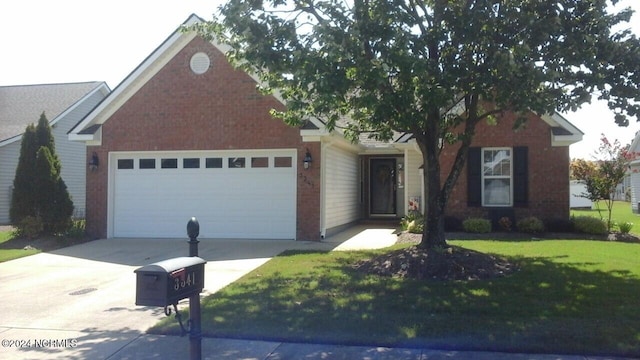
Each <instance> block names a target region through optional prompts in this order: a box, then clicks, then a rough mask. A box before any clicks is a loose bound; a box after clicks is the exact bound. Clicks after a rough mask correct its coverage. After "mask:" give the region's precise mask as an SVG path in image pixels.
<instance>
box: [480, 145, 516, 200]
mask: <svg viewBox="0 0 640 360" xmlns="http://www.w3.org/2000/svg"><path fill="white" fill-rule="evenodd" d="M502 150H506V151H508V152H509V174H508V175H486V174H485V168H484V164H485V162H484V158H485V153H486V152H488V151H502ZM480 166H481V170H480V171H481V175H482V179H481V185H480V188H481V189H482V206H484V207H512V206H513V148H510V147H486V148H482V151H481V156H480ZM491 179H509V201H508V203H504V204H489V203H488V199H487V194H486V185H485V181H486V180H491Z"/></svg>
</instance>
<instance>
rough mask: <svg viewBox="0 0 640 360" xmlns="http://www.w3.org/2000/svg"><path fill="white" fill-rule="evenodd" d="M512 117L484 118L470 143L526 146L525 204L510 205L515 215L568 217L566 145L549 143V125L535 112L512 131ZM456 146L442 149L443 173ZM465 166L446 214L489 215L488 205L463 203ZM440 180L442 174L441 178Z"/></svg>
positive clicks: (567, 156)
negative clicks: (491, 121) (492, 122)
mask: <svg viewBox="0 0 640 360" xmlns="http://www.w3.org/2000/svg"><path fill="white" fill-rule="evenodd" d="M515 120H516V116H515V115H514V114H510V113H507V114H505V115H503V116H502V117H500V118H499V121H498V124H497V125H489V124H487V122H486V121H483V122H481V123H480V124H478V126H477V128H476V135H475V137H474V139H473V142H472V144H471V146H474V147H516V146H526V147H527V148H528V205H527V206H523V207H514V208H513V210H514V213H515V218H516V219H520V218H523V217H527V216H536V217H538V218H539V219H541V220H547V221H549V220H554V221H555V220H568V219H569V198H570V196H569V195H570V194H569V162H570V158H569V147H568V146H560V147H553V146H551V127H550V126H549V125H548V124H547V123H546V122H545V121H544V120H542V119H540V118H539V117H538V116H537V115H535V114H530V115H529V118H528V120H527V122H526V124H525V126H524V127H523V128H521V129H519V130H515V131H514V130H513V125H514V123H515ZM455 151H456V149H455V148H453V147H450V148H449V149H446V150H445V154H444V157H443V163H442V169H443V172H448V170H449V169H450V168H451V163H452V162H453V158H454V156H455ZM466 174H467V169H466V165H465V169H464V170H463V171H462V173H461V175H460V178H459V179H458V182H457V184H456V186H455V188H454V190H453V192H452V194H451V197H450V199H449V203H448V206H447V209H446V213H447V215H449V216H454V217H456V218H458V219H461V220H464V219H466V218H468V217H482V218H489V217H490V216H489V210H490V208H486V207H469V206H468V205H467V176H466ZM442 181H444V175H443V179H442Z"/></svg>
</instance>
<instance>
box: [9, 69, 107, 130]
mask: <svg viewBox="0 0 640 360" xmlns="http://www.w3.org/2000/svg"><path fill="white" fill-rule="evenodd" d="M102 84H104V83H103V82H99V81H93V82H82V83H66V84H41V85H13V86H0V142H2V141H3V140H7V139H10V138H13V137H16V136H19V135H22V133H24V130H25V128H26V127H27V125H29V124H35V123H37V122H38V120H39V119H40V115H41V114H42V113H43V112H44V114H45V115H46V117H47V119H49V121H52V120H54V119H55V118H57V117H58V116H59V115H60V114H62V113H63V112H64V111H65V110H67V109H69V108H70V107H71V106H73V105H74V104H75V103H77V102H78V101H79V100H81V99H82V98H83V97H84V96H86V95H87V94H89V93H90V92H91V91H93V90H94V89H96V88H97V87H99V86H100V85H102Z"/></svg>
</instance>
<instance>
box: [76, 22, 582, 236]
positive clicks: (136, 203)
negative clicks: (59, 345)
mask: <svg viewBox="0 0 640 360" xmlns="http://www.w3.org/2000/svg"><path fill="white" fill-rule="evenodd" d="M198 21H201V20H200V19H199V18H198V17H196V16H195V15H194V16H191V17H190V18H189V19H188V20H187V21H186V25H189V24H193V23H194V22H198ZM226 50H227V48H226V47H225V46H224V45H220V44H217V43H215V42H214V43H211V42H208V41H206V40H204V39H203V38H201V37H199V36H197V35H196V34H194V33H185V32H182V31H176V32H174V33H173V34H172V35H171V36H170V37H169V38H168V39H167V40H166V41H165V42H164V43H162V44H161V45H160V46H159V47H158V48H157V49H156V50H155V51H154V52H153V53H152V54H151V55H150V56H149V57H148V58H147V59H146V60H145V61H144V62H143V63H142V64H140V65H139V66H138V67H137V68H136V69H135V70H134V71H133V72H132V73H131V74H130V75H129V76H128V77H127V78H126V79H125V80H124V81H123V82H122V83H121V84H120V85H118V86H117V87H116V88H115V89H114V91H113V92H112V93H111V94H110V95H109V96H108V97H107V99H106V100H105V101H104V102H103V103H101V104H100V105H99V106H98V107H97V108H96V109H95V110H94V111H92V112H91V113H90V114H89V115H88V116H87V117H85V118H84V119H83V120H82V121H81V122H80V123H78V125H77V126H76V127H75V128H74V129H73V130H72V131H71V132H70V134H69V137H70V139H73V140H78V141H84V142H86V144H87V146H88V148H87V161H88V160H89V157H91V156H92V155H93V154H95V155H96V156H97V158H98V159H99V167H98V169H97V170H96V171H93V172H89V173H88V174H87V204H88V207H87V230H88V231H89V232H90V233H91V234H92V235H93V236H96V237H108V238H111V237H157V238H160V237H165V238H166V237H170V238H184V237H185V236H186V224H187V222H188V220H189V219H190V218H191V217H192V216H195V217H196V218H197V219H198V221H199V223H200V237H201V238H255V239H258V238H277V239H298V240H318V239H320V238H321V237H324V236H328V235H331V234H332V233H335V232H337V231H339V230H341V229H344V228H345V227H347V226H350V225H351V224H353V223H355V222H358V221H360V220H362V219H397V218H399V217H402V216H403V215H405V214H406V213H407V211H408V210H409V209H411V208H417V209H420V210H423V208H424V201H423V199H424V194H423V193H422V191H423V190H422V189H423V187H422V184H423V178H422V175H421V174H422V171H421V167H422V163H423V162H422V156H421V154H420V152H419V150H418V147H417V146H416V144H415V140H413V139H412V137H411V134H400V135H398V136H397V137H396V138H395V139H394V141H391V142H389V143H380V142H375V141H362V142H360V143H358V144H353V143H351V142H349V141H347V140H345V138H344V137H343V136H342V135H341V133H340V132H339V131H333V132H329V131H327V129H326V128H325V127H324V126H323V123H322V122H320V121H318V120H315V119H310V120H309V121H308V122H307V123H306V124H305V125H304V126H302V127H300V128H294V127H289V126H287V125H285V124H284V123H283V122H282V121H280V120H277V119H273V118H272V117H271V116H270V115H269V110H270V109H272V108H275V109H283V108H284V104H283V102H282V101H281V100H280V99H279V98H278V97H277V95H274V96H264V95H261V94H260V93H259V92H258V91H257V90H256V84H257V82H256V79H255V78H254V77H252V76H251V75H249V74H246V73H244V72H242V71H240V70H236V69H234V68H233V67H232V66H231V65H230V64H229V63H228V62H227V60H226V58H225V55H224V53H225V51H226ZM515 120H516V116H515V115H513V114H505V115H504V116H503V117H502V119H501V121H500V122H499V124H500V125H497V126H490V125H488V124H485V123H483V124H480V125H479V126H478V129H477V137H476V139H475V140H474V142H473V145H472V146H473V147H472V149H471V150H470V156H469V162H468V165H467V168H468V170H467V169H465V170H464V173H463V175H462V176H460V180H459V182H458V184H457V186H456V188H455V189H454V191H453V193H452V196H451V198H450V201H449V207H448V214H449V215H451V216H454V217H456V218H458V219H460V220H462V219H464V218H466V217H469V216H482V217H495V216H497V215H500V216H512V217H515V218H520V217H524V216H529V215H535V216H538V217H539V218H541V219H554V220H557V219H561V220H568V219H569V181H568V179H569V145H570V144H572V143H574V142H577V141H579V140H580V139H581V138H582V133H581V132H580V131H579V130H578V129H576V128H575V127H574V126H573V125H571V124H570V123H569V122H568V121H567V120H565V119H564V118H562V117H561V116H559V115H553V116H543V117H539V116H536V115H534V114H531V115H530V119H529V122H528V123H527V125H526V127H525V128H524V129H521V130H519V131H517V132H514V131H513V130H512V126H513V124H514V121H515ZM453 156H454V153H453V150H447V152H446V153H445V154H444V157H445V161H444V163H443V170H445V171H447V170H448V168H449V166H450V163H451V160H452V158H453ZM483 169H484V170H483Z"/></svg>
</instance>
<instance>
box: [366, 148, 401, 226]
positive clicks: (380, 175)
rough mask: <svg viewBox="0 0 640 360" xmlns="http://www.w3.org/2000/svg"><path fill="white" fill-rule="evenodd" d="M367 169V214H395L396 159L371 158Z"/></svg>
mask: <svg viewBox="0 0 640 360" xmlns="http://www.w3.org/2000/svg"><path fill="white" fill-rule="evenodd" d="M369 169H370V172H369V176H370V178H369V184H370V194H369V195H370V209H369V215H371V216H376V215H377V216H395V215H396V171H395V169H396V159H371V163H370V167H369Z"/></svg>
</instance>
